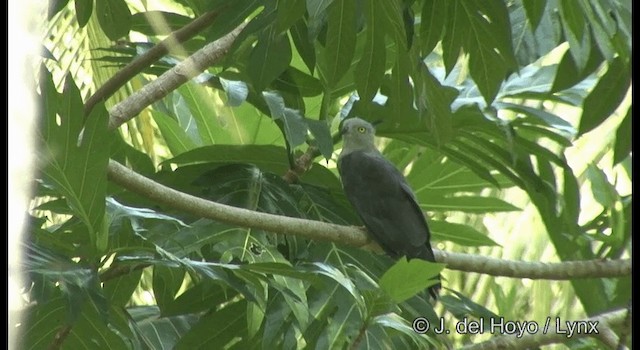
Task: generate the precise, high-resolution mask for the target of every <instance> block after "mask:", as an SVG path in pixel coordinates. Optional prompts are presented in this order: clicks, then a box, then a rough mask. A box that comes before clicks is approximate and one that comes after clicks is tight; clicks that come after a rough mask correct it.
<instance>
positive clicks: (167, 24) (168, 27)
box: [76, 0, 192, 36]
mask: <svg viewBox="0 0 640 350" xmlns="http://www.w3.org/2000/svg"><path fill="white" fill-rule="evenodd" d="M76 1H78V0H76ZM191 21H192V19H191V18H189V17H187V16H183V15H180V14H177V13H173V12H164V11H145V12H138V13H135V14H133V16H131V30H132V31H134V32H139V33H142V34H144V35H148V36H156V35H169V34H171V33H172V32H173V31H176V30H178V29H180V28H182V27H184V26H186V25H187V24H189V23H191Z"/></svg>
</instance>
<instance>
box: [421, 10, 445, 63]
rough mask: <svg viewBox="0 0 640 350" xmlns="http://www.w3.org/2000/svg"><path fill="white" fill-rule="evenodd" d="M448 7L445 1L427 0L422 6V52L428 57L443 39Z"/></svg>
mask: <svg viewBox="0 0 640 350" xmlns="http://www.w3.org/2000/svg"><path fill="white" fill-rule="evenodd" d="M446 11H447V7H446V6H445V3H444V1H443V0H426V1H424V3H423V4H422V16H421V17H420V41H421V42H420V44H421V47H420V50H421V51H422V54H423V55H424V56H426V55H427V54H429V53H430V52H431V51H433V48H435V46H436V44H438V41H440V39H442V35H443V33H444V28H445V21H446V18H447V13H446Z"/></svg>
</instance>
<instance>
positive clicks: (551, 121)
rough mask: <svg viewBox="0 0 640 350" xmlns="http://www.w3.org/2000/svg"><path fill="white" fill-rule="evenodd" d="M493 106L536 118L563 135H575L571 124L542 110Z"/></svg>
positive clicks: (501, 104)
mask: <svg viewBox="0 0 640 350" xmlns="http://www.w3.org/2000/svg"><path fill="white" fill-rule="evenodd" d="M495 106H496V107H497V108H500V109H509V110H512V111H515V112H520V113H524V114H526V115H529V116H531V117H534V118H537V119H539V120H540V121H542V122H544V123H545V124H546V125H548V126H550V127H552V128H553V129H555V130H558V131H561V132H563V133H564V134H567V135H575V133H576V130H575V129H574V127H573V125H571V123H569V122H567V121H566V120H564V119H562V118H560V117H558V116H557V115H555V114H552V113H549V112H547V111H545V110H543V109H540V108H532V107H528V106H524V105H517V104H513V103H505V102H499V103H496V104H495Z"/></svg>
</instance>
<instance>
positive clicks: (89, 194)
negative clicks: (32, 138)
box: [41, 76, 109, 254]
mask: <svg viewBox="0 0 640 350" xmlns="http://www.w3.org/2000/svg"><path fill="white" fill-rule="evenodd" d="M50 88H53V87H52V86H50ZM53 96H54V94H49V95H47V97H53ZM46 103H47V102H45V104H46ZM58 107H59V110H58V116H59V118H60V125H58V124H57V122H56V116H55V114H51V113H50V112H49V114H48V115H47V117H48V118H49V119H47V120H45V121H44V122H43V128H42V130H41V132H42V137H43V138H44V141H45V142H46V144H45V145H44V146H43V153H44V154H45V155H46V158H45V159H43V162H45V163H44V170H43V176H44V179H45V181H46V182H47V183H50V184H51V185H52V186H53V187H54V188H55V189H56V190H57V191H59V193H60V194H62V195H63V196H64V197H65V198H66V200H67V202H68V203H69V207H70V208H71V209H72V210H73V212H74V214H75V215H76V216H77V217H78V218H79V219H80V220H82V222H83V223H84V225H86V228H87V231H86V234H87V235H88V237H87V238H88V240H89V242H90V244H91V246H90V247H89V249H90V251H91V252H92V254H95V253H99V252H103V251H104V249H106V246H107V242H108V233H107V231H106V229H105V227H104V226H103V220H104V210H105V201H104V200H105V195H106V188H107V176H106V168H107V163H108V160H109V158H108V157H109V149H108V148H107V147H105V146H104V145H106V144H108V138H109V133H108V131H107V119H108V115H107V111H106V110H105V108H104V104H98V105H97V106H96V107H94V108H93V110H92V111H91V114H89V116H88V117H87V122H86V124H85V125H84V127H83V125H82V119H83V107H82V99H81V98H80V92H79V91H78V88H77V87H76V86H75V84H74V82H73V80H72V79H71V77H70V76H68V77H67V79H66V81H65V88H64V92H63V98H62V100H61V101H60V105H59V106H58Z"/></svg>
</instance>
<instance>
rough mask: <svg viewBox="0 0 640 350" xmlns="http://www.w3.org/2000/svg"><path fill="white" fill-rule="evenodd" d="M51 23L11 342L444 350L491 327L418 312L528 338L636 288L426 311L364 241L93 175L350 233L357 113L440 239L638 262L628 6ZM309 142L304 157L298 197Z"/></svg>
mask: <svg viewBox="0 0 640 350" xmlns="http://www.w3.org/2000/svg"><path fill="white" fill-rule="evenodd" d="M209 11H215V12H216V13H218V15H217V17H216V18H215V20H213V21H212V23H211V25H210V26H208V27H206V29H204V30H202V31H201V32H199V33H198V35H196V36H194V37H193V38H191V39H189V40H186V41H184V42H182V43H180V44H175V45H174V46H172V47H171V48H170V53H169V54H167V55H165V56H164V57H162V58H161V59H159V60H157V61H155V62H153V64H152V65H149V66H146V67H144V70H143V72H141V73H140V74H137V75H136V76H135V77H134V78H132V79H130V80H129V81H128V84H127V85H126V86H125V87H124V88H123V89H120V90H119V91H118V92H117V93H115V94H113V96H111V97H110V98H109V99H107V100H106V101H105V102H104V103H98V104H97V105H95V106H94V107H93V108H91V111H90V112H89V113H88V114H85V113H86V112H88V111H87V110H86V108H85V105H84V103H85V102H86V100H87V99H88V97H89V96H90V95H91V94H92V92H94V91H95V90H96V89H97V88H99V87H100V86H102V85H103V84H104V83H105V82H107V81H108V80H109V78H110V77H111V76H113V75H114V73H115V72H117V71H118V70H119V69H121V68H122V67H123V66H124V65H125V64H127V63H129V62H131V61H132V60H133V59H135V58H136V57H139V56H143V55H145V53H146V52H148V50H149V49H150V48H151V47H152V46H153V45H154V44H156V43H158V42H159V41H160V40H162V39H163V38H164V37H165V36H166V35H167V34H169V33H171V32H172V31H175V30H178V29H180V28H183V27H184V26H186V25H188V24H189V23H190V22H191V21H192V20H193V19H194V18H196V17H198V16H201V15H203V14H205V13H208V12H209ZM243 22H246V23H248V25H247V27H246V28H245V29H244V30H243V31H242V33H241V34H240V36H239V37H238V38H237V40H236V41H235V43H234V44H233V46H232V47H231V48H230V50H229V51H228V52H227V54H226V55H225V56H224V57H223V59H222V60H221V61H220V62H218V63H217V64H216V65H215V66H213V67H211V68H209V69H208V70H207V71H206V72H204V73H202V74H200V75H199V76H198V77H197V78H195V79H193V80H191V81H189V82H188V83H186V84H184V85H182V86H181V87H179V88H178V89H177V90H174V91H171V92H169V93H168V95H167V96H166V97H165V98H163V99H162V100H160V101H157V102H156V103H154V104H153V105H152V106H150V108H147V109H145V110H144V111H143V112H142V113H140V114H139V115H138V116H137V117H136V118H135V119H133V120H131V121H129V122H127V123H126V124H125V125H123V126H122V127H120V128H119V129H118V130H117V131H115V132H111V131H108V130H107V122H108V119H109V113H108V112H107V111H108V110H109V109H110V108H111V107H113V106H114V105H115V104H116V103H118V102H120V101H122V100H124V99H125V98H126V97H127V96H128V95H129V94H130V93H131V92H133V91H136V90H138V89H139V88H140V87H141V86H144V85H145V84H147V83H148V82H149V81H151V80H153V79H155V78H156V77H157V76H159V75H161V74H163V73H164V72H166V71H167V70H168V69H170V68H171V67H173V66H175V64H177V63H178V62H180V61H181V60H183V59H184V58H185V57H187V56H188V55H190V54H191V53H193V52H195V51H196V50H198V49H200V48H201V47H202V46H203V45H205V44H206V43H209V42H212V41H214V40H216V39H218V38H220V37H221V36H223V35H224V34H226V33H228V32H229V31H231V30H232V29H233V28H235V27H236V26H238V25H239V24H240V23H243ZM45 24H46V26H47V33H46V34H45V35H43V43H44V46H45V48H46V54H45V56H46V58H45V60H44V65H42V67H41V68H40V69H39V77H38V78H37V80H38V93H39V100H40V102H41V106H40V107H41V116H40V125H39V136H40V138H39V142H40V143H39V149H40V153H39V154H38V159H39V164H40V169H39V172H38V175H37V176H36V178H35V180H36V183H37V185H36V187H35V193H34V196H33V208H32V210H31V215H32V216H31V224H30V231H29V234H28V237H27V239H26V240H25V247H26V248H25V249H26V251H27V259H26V261H25V263H24V269H25V271H26V272H27V273H28V276H29V278H28V281H27V285H26V286H25V293H24V297H25V299H26V301H28V304H25V305H26V306H25V313H26V319H25V322H23V324H22V325H21V328H22V336H21V346H22V348H27V349H40V348H50V347H51V348H67V349H83V348H91V349H95V348H110V349H125V348H130V349H146V348H150V349H156V348H177V349H195V348H206V349H213V348H237V349H249V348H302V347H307V348H318V349H325V348H346V347H350V348H415V347H420V348H423V347H427V346H429V345H430V344H431V345H433V346H434V347H436V348H439V347H442V346H444V345H445V344H449V345H453V346H455V347H458V346H460V345H462V344H465V343H469V342H477V341H480V340H482V339H486V338H488V336H485V337H484V338H483V337H481V336H477V337H476V336H471V335H456V334H451V335H450V336H448V337H442V336H435V335H434V334H432V333H428V334H426V335H420V334H417V333H415V332H414V331H413V330H412V329H411V322H412V321H413V319H414V318H416V317H419V316H422V317H427V318H428V319H429V320H431V321H437V317H443V318H444V319H445V322H446V323H447V324H448V325H449V326H451V327H453V325H454V324H455V321H457V320H459V319H462V318H464V317H469V318H478V317H491V316H502V317H505V318H506V319H513V320H535V321H537V322H540V323H542V322H544V319H545V318H546V317H547V316H552V317H555V316H560V317H562V318H563V319H564V318H567V319H579V318H584V317H586V316H593V315H596V314H599V313H601V312H604V311H607V310H610V309H613V308H617V307H623V306H626V305H627V304H628V303H629V301H630V297H631V287H630V276H628V277H625V278H615V279H613V278H601V279H576V280H571V281H568V282H559V281H554V282H550V281H535V282H532V281H531V280H514V279H507V278H502V277H498V278H495V277H488V276H482V275H477V274H466V273H464V272H457V271H450V270H444V271H443V276H444V278H445V282H444V285H445V287H447V288H449V290H447V291H444V292H443V296H442V297H441V300H440V302H439V303H438V304H437V305H436V307H435V309H434V308H433V307H432V305H430V304H429V303H428V302H426V301H425V300H426V297H425V296H426V294H425V293H424V292H422V290H423V289H424V287H425V286H427V285H428V284H429V283H431V282H430V281H429V278H430V277H432V276H434V275H435V274H436V273H437V272H438V270H439V269H438V268H437V265H435V264H428V263H421V262H415V263H414V262H411V263H406V262H402V261H400V262H398V263H397V264H396V265H394V267H393V268H392V269H389V268H390V267H391V266H392V265H393V262H392V261H391V260H390V259H388V258H387V257H385V256H381V255H376V254H372V253H371V252H368V251H364V250H360V249H356V248H352V247H348V246H343V245H341V244H336V243H327V242H319V241H313V240H307V239H303V238H300V237H294V236H284V235H280V234H278V233H277V232H275V233H274V232H263V231H260V230H253V229H247V228H243V227H236V226H230V225H227V224H225V223H221V222H216V221H213V220H209V219H202V218H198V217H193V216H192V215H190V214H189V213H184V212H176V211H174V210H172V209H171V208H165V207H161V206H159V205H157V204H156V203H153V202H151V201H149V200H148V199H147V198H146V197H145V196H141V195H138V194H135V193H132V192H129V191H127V190H125V189H123V188H121V187H119V186H116V185H114V184H112V183H109V182H108V181H107V175H106V167H107V164H108V159H109V158H111V159H114V160H117V161H119V162H121V163H123V164H127V165H128V166H129V167H130V168H132V169H134V170H135V171H137V172H139V173H141V174H144V175H145V176H148V177H150V178H152V179H154V180H155V181H157V182H159V183H162V184H165V185H169V186H170V187H172V188H175V189H178V190H180V191H183V192H186V193H190V194H194V195H197V196H200V197H203V198H206V199H210V200H213V201H216V202H220V203H225V204H229V205H232V206H236V207H241V208H247V209H250V210H256V211H262V212H267V213H273V214H278V215H284V216H291V217H299V218H306V219H311V220H320V221H325V222H331V223H337V224H342V225H359V224H360V223H359V221H358V219H357V216H356V215H355V213H354V212H353V209H352V208H351V207H350V206H349V205H348V203H347V201H346V199H345V198H344V195H343V194H342V191H341V185H340V180H339V178H338V176H337V171H336V169H335V159H336V154H337V153H336V151H339V149H340V142H339V140H338V138H337V137H333V136H332V134H335V132H336V130H337V127H338V124H339V122H340V120H341V119H343V118H347V117H351V116H356V115H357V116H360V117H362V118H365V119H368V120H371V121H381V123H380V124H379V126H378V135H379V136H381V138H380V140H379V146H380V149H381V150H383V153H384V154H385V156H386V157H388V158H389V159H390V160H391V161H392V162H394V163H395V164H396V165H397V166H398V168H400V169H404V171H405V173H406V174H407V178H408V180H409V182H410V184H411V186H412V187H413V188H414V189H415V191H416V194H417V197H418V199H419V202H420V205H421V207H422V208H423V209H424V210H425V212H427V213H428V214H429V215H428V219H429V224H430V227H431V230H432V232H433V238H432V240H433V244H434V245H437V247H438V248H440V249H444V250H449V251H463V252H468V253H475V254H481V255H491V256H496V257H501V258H508V259H515V260H528V261H538V260H540V261H570V260H592V259H618V258H622V257H628V256H629V253H630V247H631V191H630V186H629V185H630V177H631V174H630V168H631V128H630V125H631V106H630V101H629V96H630V89H631V81H630V64H631V33H630V29H631V2H630V1H616V0H590V1H581V2H578V1H554V0H547V1H541V0H536V1H530V0H517V1H473V0H455V1H444V0H403V1H400V0H391V1H389V0H371V1H349V0H333V1H332V0H307V1H296V0H265V1H257V0H247V1H222V0H218V1H204V0H164V1H160V0H157V1H133V0H131V1H129V0H127V1H125V0H95V1H93V0H75V1H68V0H50V1H49V11H48V14H47V16H46V21H45ZM310 148H311V151H313V150H315V149H317V153H313V155H314V156H316V159H315V160H314V162H313V165H312V166H311V168H310V169H309V170H308V171H306V172H304V174H302V175H301V176H300V178H299V181H290V180H291V179H290V178H288V177H286V176H284V175H285V174H286V173H287V171H288V170H289V169H292V168H295V164H296V163H295V162H296V159H299V157H300V156H301V155H302V154H303V152H311V151H310ZM385 272H386V274H385ZM407 276H415V277H411V278H408V277H407ZM408 282H415V284H414V283H408ZM624 332H625V331H624V330H623V331H622V333H620V334H621V335H623V334H624ZM622 338H623V339H624V337H622ZM627 341H628V342H630V339H627ZM598 342H599V341H598V340H596V339H568V340H567V342H566V344H564V346H566V347H569V348H585V347H598V346H600V345H601V344H599V343H598Z"/></svg>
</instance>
